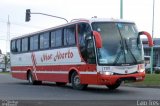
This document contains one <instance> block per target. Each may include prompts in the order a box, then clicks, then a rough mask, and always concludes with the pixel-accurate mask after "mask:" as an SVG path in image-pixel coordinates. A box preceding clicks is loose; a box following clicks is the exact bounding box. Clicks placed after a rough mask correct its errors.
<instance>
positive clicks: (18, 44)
mask: <svg viewBox="0 0 160 106" xmlns="http://www.w3.org/2000/svg"><path fill="white" fill-rule="evenodd" d="M16 52H21V39H17V41H16Z"/></svg>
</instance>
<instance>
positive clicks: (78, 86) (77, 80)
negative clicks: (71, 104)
mask: <svg viewBox="0 0 160 106" xmlns="http://www.w3.org/2000/svg"><path fill="white" fill-rule="evenodd" d="M71 83H72V87H73V88H74V89H77V90H82V89H85V88H86V87H87V84H81V82H80V77H79V75H78V73H77V72H74V73H73V74H72V76H71Z"/></svg>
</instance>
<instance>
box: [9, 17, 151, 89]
mask: <svg viewBox="0 0 160 106" xmlns="http://www.w3.org/2000/svg"><path fill="white" fill-rule="evenodd" d="M141 35H146V36H147V38H148V42H149V46H153V42H152V38H151V36H150V34H149V33H147V32H145V31H142V32H138V30H137V29H136V25H135V23H134V22H132V21H126V20H119V19H101V18H91V19H76V20H74V21H71V22H69V23H66V24H64V25H60V26H57V27H52V28H48V29H45V30H41V31H38V32H35V33H31V34H27V35H23V36H20V37H16V38H13V39H12V40H11V54H10V57H11V73H12V76H13V77H14V78H18V79H22V80H28V82H29V83H30V84H41V83H42V81H49V82H55V83H56V84H57V85H63V86H64V85H66V84H67V83H71V86H72V87H73V88H74V89H78V90H81V89H84V88H86V87H87V85H105V86H107V87H108V88H109V89H116V88H118V87H119V86H120V85H121V83H122V82H123V81H130V82H135V81H143V80H144V78H145V66H144V51H143V46H142V42H141V40H140V36H141Z"/></svg>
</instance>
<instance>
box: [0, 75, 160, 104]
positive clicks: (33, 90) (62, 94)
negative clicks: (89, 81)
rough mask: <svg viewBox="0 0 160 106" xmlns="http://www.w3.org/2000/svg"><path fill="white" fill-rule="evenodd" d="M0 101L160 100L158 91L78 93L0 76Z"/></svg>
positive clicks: (130, 89) (101, 88)
mask: <svg viewBox="0 0 160 106" xmlns="http://www.w3.org/2000/svg"><path fill="white" fill-rule="evenodd" d="M0 100H136V101H138V100H160V89H158V88H136V87H125V86H121V87H119V88H118V89H117V90H114V91H110V90H108V89H107V88H106V87H105V86H89V87H88V88H87V89H86V90H84V91H79V90H74V89H72V87H71V86H70V85H67V86H64V87H58V86H56V85H55V84H54V83H44V84H43V85H35V86H34V85H29V84H28V82H27V81H23V80H18V79H14V78H12V77H11V75H9V74H0Z"/></svg>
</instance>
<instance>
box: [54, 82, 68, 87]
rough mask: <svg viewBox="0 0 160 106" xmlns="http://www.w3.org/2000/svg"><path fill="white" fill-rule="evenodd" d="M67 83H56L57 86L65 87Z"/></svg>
mask: <svg viewBox="0 0 160 106" xmlns="http://www.w3.org/2000/svg"><path fill="white" fill-rule="evenodd" d="M66 84H67V83H65V82H56V85H57V86H65V85H66Z"/></svg>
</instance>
